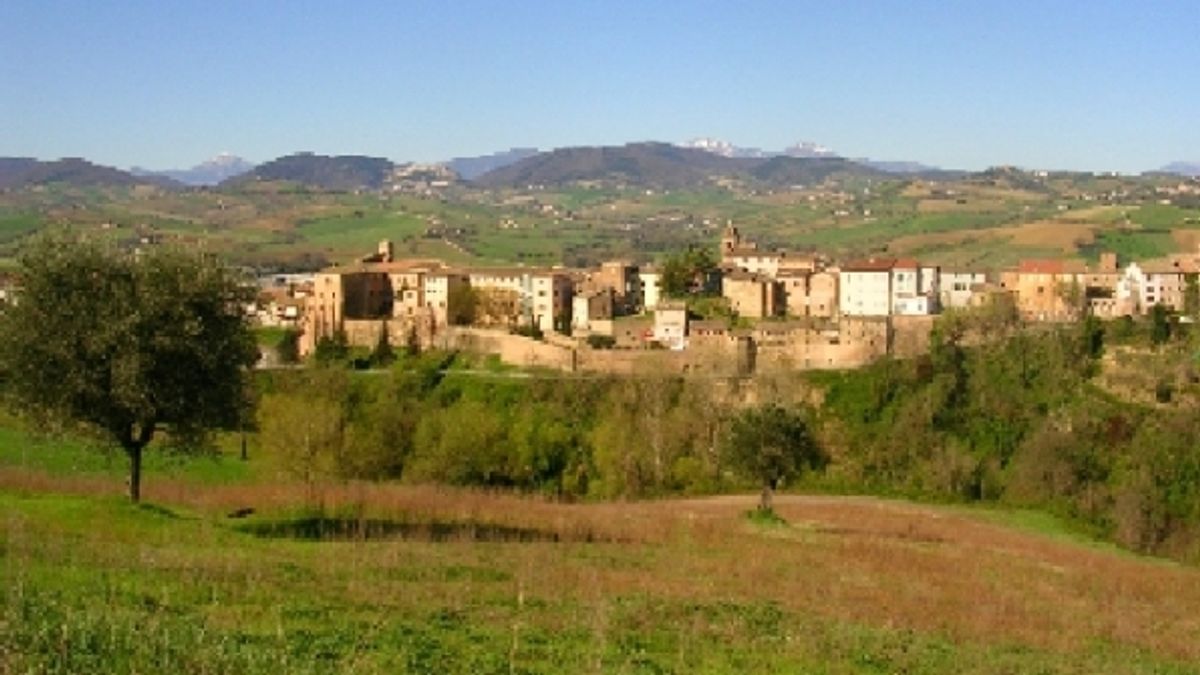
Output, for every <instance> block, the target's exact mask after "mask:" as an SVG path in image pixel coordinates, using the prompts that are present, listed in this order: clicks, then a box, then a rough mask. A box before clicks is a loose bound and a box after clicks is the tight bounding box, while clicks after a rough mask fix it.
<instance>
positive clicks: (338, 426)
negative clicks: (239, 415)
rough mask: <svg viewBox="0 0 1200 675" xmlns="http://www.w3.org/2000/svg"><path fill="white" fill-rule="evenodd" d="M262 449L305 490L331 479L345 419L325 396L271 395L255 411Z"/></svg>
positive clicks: (338, 457)
mask: <svg viewBox="0 0 1200 675" xmlns="http://www.w3.org/2000/svg"><path fill="white" fill-rule="evenodd" d="M259 419H260V422H259V428H260V437H261V438H262V444H263V447H264V448H266V450H267V451H268V452H270V453H271V454H272V455H274V456H276V457H278V458H280V459H281V460H282V463H283V464H284V466H286V467H287V469H288V471H290V472H291V473H292V474H293V475H295V476H296V477H297V478H299V479H301V480H303V481H304V483H305V485H306V486H308V489H309V496H310V498H311V497H312V490H313V486H314V485H315V483H316V482H317V480H318V479H320V478H324V477H327V476H331V475H334V474H335V473H336V471H337V468H338V463H339V459H340V455H341V453H342V447H343V440H344V439H343V434H344V431H345V424H346V421H345V416H344V414H343V411H342V407H341V404H340V402H338V401H335V400H332V399H331V398H329V397H328V396H327V395H317V396H312V395H301V394H273V395H270V396H266V397H264V399H263V402H262V406H261V407H260V409H259Z"/></svg>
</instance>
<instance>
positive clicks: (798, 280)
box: [777, 270, 838, 319]
mask: <svg viewBox="0 0 1200 675" xmlns="http://www.w3.org/2000/svg"><path fill="white" fill-rule="evenodd" d="M777 279H778V280H779V287H780V290H781V291H782V293H783V297H784V304H785V306H786V307H787V315H788V316H793V317H816V318H826V319H828V318H833V317H836V316H837V313H838V311H837V309H838V290H837V288H838V275H837V272H836V271H831V270H821V271H816V272H814V271H790V270H789V271H782V272H780V273H779V276H778V277H777Z"/></svg>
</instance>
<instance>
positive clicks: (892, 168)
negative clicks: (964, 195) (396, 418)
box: [682, 138, 942, 174]
mask: <svg viewBox="0 0 1200 675" xmlns="http://www.w3.org/2000/svg"><path fill="white" fill-rule="evenodd" d="M682 146H683V147H685V148H696V149H697V150H706V151H708V152H711V153H713V154H717V155H721V156H722V157H756V158H762V157H798V158H802V159H811V158H817V157H826V158H829V157H842V156H843V155H841V154H840V153H838V152H836V151H834V150H832V149H830V148H827V147H825V146H824V145H821V144H819V143H814V142H812V141H800V142H798V143H795V144H793V145H789V146H788V147H786V148H784V149H783V150H760V149H759V148H744V147H740V146H736V145H733V144H732V143H730V142H728V141H723V140H720V139H718V138H694V139H692V140H690V141H687V142H686V143H683V144H682ZM852 161H854V162H855V163H857V164H863V165H865V166H869V167H871V168H874V169H879V170H880V171H884V172H887V173H899V174H929V173H936V172H940V171H942V169H939V168H938V167H936V166H929V165H928V164H921V163H920V162H905V161H880V160H874V159H868V158H866V157H856V158H853V160H852Z"/></svg>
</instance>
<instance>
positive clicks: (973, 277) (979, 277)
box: [938, 269, 987, 308]
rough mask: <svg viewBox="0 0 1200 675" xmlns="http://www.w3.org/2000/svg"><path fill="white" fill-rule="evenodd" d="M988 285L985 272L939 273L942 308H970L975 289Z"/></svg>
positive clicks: (944, 271)
mask: <svg viewBox="0 0 1200 675" xmlns="http://www.w3.org/2000/svg"><path fill="white" fill-rule="evenodd" d="M985 283H987V275H986V274H984V273H983V272H967V271H963V270H947V269H943V270H941V271H939V272H938V299H939V300H940V304H941V306H942V307H956V308H960V307H969V306H970V305H971V297H972V296H973V295H974V293H975V292H974V290H973V288H974V287H976V286H977V285H979V284H985Z"/></svg>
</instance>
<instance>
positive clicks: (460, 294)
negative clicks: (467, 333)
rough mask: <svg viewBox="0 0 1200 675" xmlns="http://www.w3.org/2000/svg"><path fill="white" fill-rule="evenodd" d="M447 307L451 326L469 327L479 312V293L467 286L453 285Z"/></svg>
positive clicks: (447, 299)
mask: <svg viewBox="0 0 1200 675" xmlns="http://www.w3.org/2000/svg"><path fill="white" fill-rule="evenodd" d="M446 305H447V308H448V312H449V318H448V320H449V321H450V325H452V326H469V325H471V324H472V323H475V319H476V315H477V313H478V312H479V292H478V291H476V290H475V289H473V288H471V287H470V286H468V285H466V284H454V285H451V286H450V291H449V293H448V297H447V298H446Z"/></svg>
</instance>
